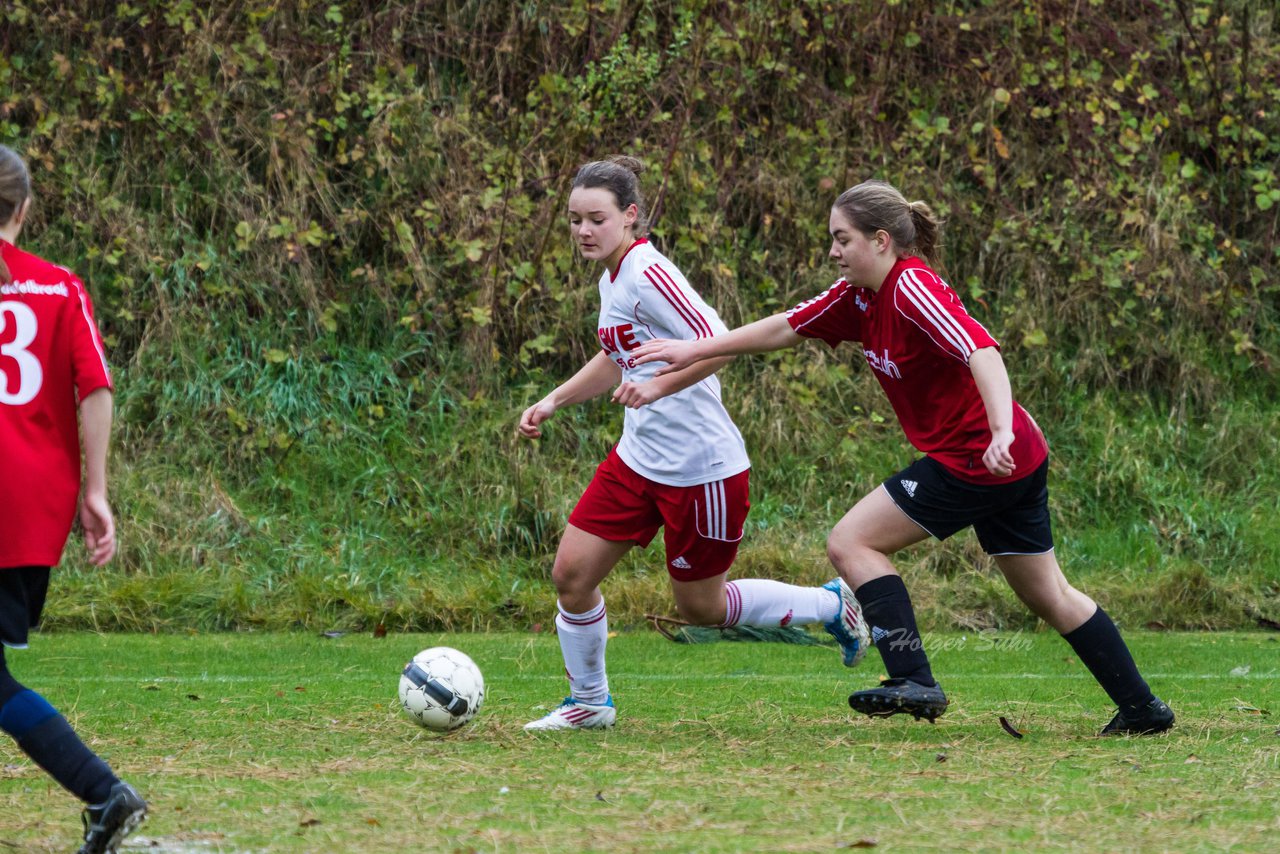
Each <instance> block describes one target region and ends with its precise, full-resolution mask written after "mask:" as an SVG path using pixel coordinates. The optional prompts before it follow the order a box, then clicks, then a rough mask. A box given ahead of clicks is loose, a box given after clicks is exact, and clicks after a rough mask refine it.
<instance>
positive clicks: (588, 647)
mask: <svg viewBox="0 0 1280 854" xmlns="http://www.w3.org/2000/svg"><path fill="white" fill-rule="evenodd" d="M634 545H635V543H633V542H631V541H630V540H627V541H624V542H618V541H613V540H606V539H604V538H603V537H597V536H596V535H595V534H589V533H587V532H586V531H584V530H582V529H581V528H577V527H574V526H573V525H568V526H566V527H565V532H564V536H563V537H562V538H561V539H560V547H559V548H558V549H557V550H556V560H555V565H554V566H553V567H552V569H551V580H552V582H553V583H554V584H555V586H556V607H557V609H558V611H559V613H557V614H556V635H557V637H558V638H559V639H560V652H561V653H562V654H563V655H564V669H565V674H566V675H567V676H568V677H569V697H568V698H567V699H566V700H565V702H564V704H562V705H561V706H560V707H559V708H557V709H554V710H553V711H552V712H551V713H550V714H548V715H547V716H546V717H543V718H541V719H539V720H536V721H530V722H529V723H528V724H526V725H525V729H527V730H555V729H584V728H585V729H595V728H599V727H607V726H612V725H613V723H614V719H615V713H614V710H613V703H612V700H611V699H610V697H609V677H608V674H607V673H606V672H605V645H606V643H607V642H608V639H609V620H608V612H607V611H606V610H605V604H604V596H602V595H601V594H600V582H602V581H604V579H605V577H606V576H608V574H609V573H610V572H611V571H612V570H613V568H614V566H616V565H617V563H618V561H619V560H621V559H622V556H623V555H625V554H626V553H627V552H628V551H630V550H631V548H632V547H633V546H634Z"/></svg>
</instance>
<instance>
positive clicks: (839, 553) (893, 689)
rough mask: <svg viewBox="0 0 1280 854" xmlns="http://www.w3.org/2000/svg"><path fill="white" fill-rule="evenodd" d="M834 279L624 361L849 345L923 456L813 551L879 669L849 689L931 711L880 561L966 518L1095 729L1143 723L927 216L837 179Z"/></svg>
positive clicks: (884, 708)
mask: <svg viewBox="0 0 1280 854" xmlns="http://www.w3.org/2000/svg"><path fill="white" fill-rule="evenodd" d="M830 229H831V236H832V244H831V252H830V255H831V258H833V259H834V260H835V262H836V266H837V267H839V269H840V272H841V274H842V278H841V279H840V280H839V281H838V282H836V283H835V284H834V285H833V286H832V287H831V288H829V289H828V290H826V291H824V292H823V293H822V294H820V295H818V296H817V297H814V298H813V299H811V300H808V301H806V302H803V303H801V304H799V305H797V306H796V307H795V308H792V309H791V310H790V311H787V312H783V313H780V314H775V315H773V316H772V317H767V318H765V319H763V320H758V321H756V322H755V323H751V324H749V325H747V326H743V327H741V328H740V329H735V330H734V331H732V332H730V333H728V334H726V335H720V336H717V337H715V338H708V339H703V340H699V341H651V342H649V343H648V344H646V345H644V346H643V347H641V348H640V349H639V350H638V351H637V353H636V355H637V359H636V361H637V362H638V363H640V364H645V363H649V362H655V361H656V362H665V363H667V364H666V366H665V367H663V368H662V369H661V370H660V371H658V374H657V375H658V376H661V375H663V374H664V373H666V372H668V371H683V370H688V369H689V367H690V366H691V365H693V364H695V363H696V362H698V361H701V360H703V359H719V358H722V357H724V356H730V355H736V354H741V353H763V352H767V351H770V350H777V349H781V348H783V347H792V346H795V345H796V344H799V343H800V342H801V341H803V340H804V339H805V338H820V339H822V340H823V341H826V342H827V343H828V344H829V345H831V346H832V347H834V346H836V345H837V344H839V343H840V342H841V341H854V342H858V343H859V344H860V345H861V346H862V349H863V353H864V355H865V357H866V360H867V364H868V365H870V366H871V369H872V371H873V373H874V374H875V377H876V379H877V380H879V382H880V385H881V387H883V388H884V390H885V393H886V394H887V395H888V397H889V402H890V404H892V406H893V409H894V412H895V413H896V414H897V416H898V420H899V421H900V422H901V424H902V427H903V431H904V432H905V433H906V434H907V438H908V439H909V440H910V441H911V443H912V444H913V445H914V446H915V447H916V449H917V450H919V451H921V452H922V453H924V455H925V456H923V457H922V458H920V459H919V460H917V461H916V462H914V463H912V464H911V465H910V466H908V467H907V468H905V469H903V470H902V471H900V472H898V473H897V474H895V475H893V476H892V477H890V478H888V479H887V480H885V481H884V483H883V484H882V486H881V487H880V488H878V489H875V490H873V491H872V492H871V493H870V494H868V495H867V496H865V497H864V498H863V499H862V500H861V501H859V502H858V503H857V504H855V505H854V507H853V509H851V510H850V511H849V512H848V513H846V514H845V516H844V518H843V519H841V520H840V521H839V522H838V523H836V526H835V528H833V529H832V531H831V534H830V537H829V538H828V541H827V553H828V556H829V557H830V559H831V562H832V563H833V564H834V565H835V567H836V569H837V570H839V572H840V575H841V577H843V578H844V580H845V581H847V582H848V583H849V585H850V586H851V587H852V588H853V589H854V595H855V596H856V597H857V599H858V601H859V603H861V605H862V610H863V614H864V615H865V618H866V621H867V624H868V625H869V626H870V627H871V636H872V641H873V642H874V643H875V645H876V648H877V649H878V650H879V651H880V655H881V657H882V658H883V659H884V664H885V670H886V672H887V673H888V675H889V678H888V679H886V680H884V681H883V682H882V683H881V684H880V686H879V687H877V688H872V689H870V690H866V691H858V692H855V693H854V694H852V695H851V696H850V697H849V705H850V706H852V707H853V708H854V709H855V710H857V711H860V712H864V713H866V714H868V715H873V716H888V715H893V714H898V713H900V712H904V713H908V714H912V715H914V716H915V717H916V718H917V719H919V718H922V717H923V718H928V719H929V720H930V721H932V720H933V719H934V718H936V717H937V716H938V715H940V714H942V713H943V711H944V710H945V709H946V707H947V699H946V697H945V695H944V694H943V693H942V689H941V688H940V687H939V686H938V684H937V682H936V681H935V680H934V678H933V674H932V672H931V670H930V667H929V660H928V657H927V656H926V655H925V651H924V648H923V644H922V643H921V639H920V635H919V632H918V631H917V629H916V621H915V614H914V612H913V610H912V608H911V600H910V597H909V596H908V595H907V589H906V587H905V586H904V585H903V583H902V579H901V577H900V576H899V575H898V573H897V572H896V570H895V569H894V568H893V565H892V564H891V563H890V561H889V556H890V555H892V554H893V553H895V552H897V551H899V550H900V549H904V548H906V547H907V546H910V545H912V544H914V543H917V542H919V541H920V540H923V539H925V538H926V537H929V536H933V537H936V538H938V539H940V540H943V539H946V538H947V537H949V536H951V535H952V534H954V533H956V532H957V531H959V530H962V529H964V528H967V527H969V526H972V527H973V529H974V531H975V533H976V534H977V536H978V542H979V543H980V544H981V546H982V548H983V550H984V551H986V552H987V553H988V554H990V555H991V556H992V557H994V558H995V562H996V565H997V566H998V567H999V568H1000V571H1001V572H1002V573H1003V574H1004V576H1005V579H1006V580H1007V581H1008V583H1009V585H1010V587H1012V588H1013V590H1014V592H1015V593H1016V594H1017V595H1018V598H1020V599H1021V600H1022V601H1023V602H1024V603H1025V604H1026V605H1027V606H1028V607H1029V608H1030V609H1031V610H1032V611H1033V612H1034V613H1035V614H1036V615H1037V616H1038V617H1040V618H1041V619H1043V620H1044V621H1045V622H1046V623H1048V624H1049V625H1050V626H1052V627H1053V628H1054V629H1056V630H1057V631H1058V632H1060V633H1061V634H1062V635H1063V637H1064V638H1065V639H1066V640H1067V642H1068V643H1070V644H1071V646H1072V648H1073V649H1074V650H1075V652H1076V654H1077V655H1079V657H1080V659H1081V661H1083V662H1084V663H1085V665H1086V666H1087V667H1088V668H1089V670H1090V672H1091V673H1093V675H1094V677H1095V678H1096V679H1097V680H1098V682H1099V683H1100V684H1101V685H1102V687H1103V689H1104V690H1105V691H1106V692H1107V694H1108V695H1109V696H1110V697H1111V699H1112V700H1113V701H1115V703H1116V705H1117V706H1118V707H1119V710H1118V711H1117V713H1116V715H1115V717H1114V718H1113V719H1112V720H1111V722H1110V723H1109V724H1107V726H1106V727H1105V728H1104V729H1103V731H1102V732H1103V734H1104V735H1105V734H1117V733H1144V734H1145V733H1154V732H1162V731H1164V730H1167V729H1169V728H1170V727H1171V726H1173V712H1171V711H1170V710H1169V707H1168V706H1167V705H1165V704H1164V702H1162V701H1161V700H1160V699H1159V698H1157V697H1156V696H1155V695H1154V694H1152V693H1151V690H1150V688H1149V687H1148V686H1147V683H1146V682H1145V681H1144V680H1143V679H1142V677H1141V675H1139V673H1138V670H1137V667H1136V666H1135V665H1134V662H1133V658H1132V656H1131V655H1130V654H1129V650H1128V647H1127V646H1126V645H1125V643H1124V640H1123V639H1122V638H1121V637H1120V633H1119V631H1118V630H1117V629H1116V626H1115V624H1114V623H1113V622H1112V621H1111V618H1110V617H1108V616H1107V614H1106V612H1105V611H1103V610H1102V609H1101V608H1100V607H1098V605H1097V604H1096V603H1095V602H1094V601H1093V600H1092V599H1090V598H1089V597H1088V596H1086V595H1085V594H1083V593H1081V592H1080V591H1079V590H1076V589H1075V588H1074V587H1072V586H1071V585H1070V584H1069V583H1068V582H1067V579H1066V578H1065V577H1064V576H1063V574H1062V570H1061V568H1060V567H1059V566H1058V562H1057V559H1056V558H1055V557H1054V553H1053V537H1052V532H1051V530H1050V524H1049V507H1048V497H1049V493H1048V489H1047V487H1046V479H1045V478H1046V472H1047V470H1048V446H1047V444H1046V442H1045V439H1044V436H1043V435H1042V434H1041V432H1040V428H1039V427H1038V426H1037V425H1036V423H1035V421H1034V420H1032V418H1031V416H1030V415H1029V414H1027V411H1026V410H1025V409H1023V408H1022V407H1021V406H1019V405H1018V403H1017V402H1016V401H1015V400H1014V399H1013V397H1012V394H1011V392H1010V389H1009V377H1008V374H1007V373H1006V372H1005V367H1004V362H1003V360H1002V359H1001V357H1000V350H999V345H998V344H997V343H996V341H995V339H994V338H992V337H991V335H990V334H988V332H987V330H986V329H984V328H983V327H982V325H981V324H979V323H978V322H977V321H976V320H974V319H973V318H972V317H970V316H969V314H968V313H967V312H966V311H965V309H964V306H963V305H962V304H961V302H960V298H959V297H958V296H957V295H956V293H955V291H953V290H952V289H951V288H950V287H948V286H947V284H946V283H945V282H943V281H942V279H941V278H939V277H938V275H937V274H936V273H935V272H934V271H933V270H932V269H930V267H929V264H928V261H929V259H930V257H931V256H932V255H933V254H934V250H935V248H936V246H937V242H938V232H939V227H938V223H937V222H936V221H935V220H934V218H933V215H932V213H931V212H930V210H929V207H928V206H927V205H926V204H925V203H924V202H911V203H908V202H907V200H906V199H905V198H904V197H903V196H902V194H901V193H900V192H898V191H897V190H896V189H894V188H893V187H891V186H890V185H888V184H884V183H881V182H878V181H868V182H865V183H862V184H859V185H857V186H855V187H852V188H850V189H849V190H846V191H845V192H844V193H842V194H841V195H840V197H839V198H838V199H837V200H836V203H835V205H834V207H833V208H832V210H831V220H830Z"/></svg>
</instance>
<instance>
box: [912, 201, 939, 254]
mask: <svg viewBox="0 0 1280 854" xmlns="http://www.w3.org/2000/svg"><path fill="white" fill-rule="evenodd" d="M910 208H911V224H912V225H914V226H915V228H916V239H915V246H914V248H915V251H916V254H917V255H919V256H920V257H921V258H923V259H924V262H925V263H926V264H930V265H932V264H933V263H934V260H935V257H936V256H937V253H938V249H939V248H940V238H941V236H942V235H941V231H942V229H941V228H940V226H939V224H938V220H937V219H936V218H935V217H934V215H933V211H932V210H931V209H930V208H929V206H928V205H927V204H925V203H924V202H921V201H914V202H912V203H911V205H910Z"/></svg>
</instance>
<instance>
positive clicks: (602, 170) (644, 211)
mask: <svg viewBox="0 0 1280 854" xmlns="http://www.w3.org/2000/svg"><path fill="white" fill-rule="evenodd" d="M642 172H644V164H643V163H641V162H640V161H639V160H637V159H636V158H634V157H627V156H625V155H614V156H613V157H609V158H607V159H605V160H593V161H591V162H590V163H588V164H586V165H584V166H582V167H581V168H579V169H578V174H577V175H575V176H574V178H573V188H574V189H577V188H578V187H584V188H587V189H591V188H594V187H603V188H604V189H606V190H608V191H609V192H610V193H612V194H613V199H614V201H616V202H617V203H618V210H626V209H627V208H628V207H630V206H631V205H635V206H636V223H635V233H636V234H637V235H644V234H646V233H648V231H649V210H648V207H647V206H646V204H645V200H644V193H642V192H641V191H640V180H639V176H640V173H642Z"/></svg>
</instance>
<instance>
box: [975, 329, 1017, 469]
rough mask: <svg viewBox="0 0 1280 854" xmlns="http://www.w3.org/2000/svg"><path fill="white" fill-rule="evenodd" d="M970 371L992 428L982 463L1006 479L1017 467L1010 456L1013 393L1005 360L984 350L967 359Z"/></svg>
mask: <svg viewBox="0 0 1280 854" xmlns="http://www.w3.org/2000/svg"><path fill="white" fill-rule="evenodd" d="M969 370H970V371H972V372H973V380H974V382H975V383H977V386H978V394H979V395H980V396H981V397H982V404H983V406H985V407H986V410H987V424H988V425H989V426H990V427H991V444H990V445H988V446H987V450H986V452H985V453H983V455H982V462H983V464H984V465H985V466H986V467H987V471H989V472H991V473H992V474H994V475H998V476H1000V477H1008V476H1009V475H1011V474H1013V470H1014V469H1015V468H1017V465H1015V463H1014V461H1013V454H1012V453H1010V452H1009V448H1010V446H1011V445H1013V392H1012V391H1011V389H1010V388H1009V373H1008V371H1006V370H1005V367H1004V359H1003V358H1001V356H1000V351H999V350H997V349H996V348H995V347H983V348H982V349H981V350H975V351H974V352H973V354H972V355H970V356H969Z"/></svg>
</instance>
